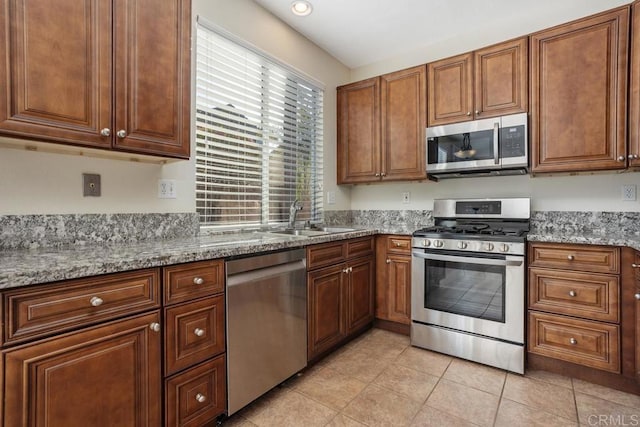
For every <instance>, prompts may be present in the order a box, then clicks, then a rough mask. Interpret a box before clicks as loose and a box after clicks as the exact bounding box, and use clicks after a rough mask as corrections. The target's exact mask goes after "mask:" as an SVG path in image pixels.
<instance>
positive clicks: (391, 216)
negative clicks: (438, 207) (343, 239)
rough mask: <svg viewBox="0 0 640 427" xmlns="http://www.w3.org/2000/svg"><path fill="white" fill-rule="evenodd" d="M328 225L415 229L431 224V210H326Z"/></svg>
mask: <svg viewBox="0 0 640 427" xmlns="http://www.w3.org/2000/svg"><path fill="white" fill-rule="evenodd" d="M324 215H325V222H326V223H327V224H328V225H346V224H354V225H361V226H367V227H377V228H383V229H394V228H405V229H407V230H417V229H419V228H423V227H426V226H429V225H433V211H428V210H390V211H385V210H354V211H326V212H325V213H324Z"/></svg>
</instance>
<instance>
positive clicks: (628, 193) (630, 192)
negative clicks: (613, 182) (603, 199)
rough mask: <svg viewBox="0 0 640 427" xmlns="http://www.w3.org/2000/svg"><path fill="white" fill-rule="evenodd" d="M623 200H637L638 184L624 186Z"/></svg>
mask: <svg viewBox="0 0 640 427" xmlns="http://www.w3.org/2000/svg"><path fill="white" fill-rule="evenodd" d="M622 200H623V201H625V202H634V201H635V200H636V186H635V185H633V184H629V185H623V186H622Z"/></svg>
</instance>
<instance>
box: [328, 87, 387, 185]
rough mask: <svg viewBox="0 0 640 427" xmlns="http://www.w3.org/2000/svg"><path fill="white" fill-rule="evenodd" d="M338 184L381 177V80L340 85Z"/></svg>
mask: <svg viewBox="0 0 640 427" xmlns="http://www.w3.org/2000/svg"><path fill="white" fill-rule="evenodd" d="M337 151H338V184H354V183H358V182H372V181H379V180H380V173H381V170H380V79H379V78H378V77H374V78H372V79H368V80H363V81H361V82H357V83H353V84H350V85H346V86H341V87H339V88H338V150H337Z"/></svg>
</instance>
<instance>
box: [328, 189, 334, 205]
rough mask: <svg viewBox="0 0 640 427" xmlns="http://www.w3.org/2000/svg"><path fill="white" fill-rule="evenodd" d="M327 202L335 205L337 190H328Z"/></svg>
mask: <svg viewBox="0 0 640 427" xmlns="http://www.w3.org/2000/svg"><path fill="white" fill-rule="evenodd" d="M327 204H328V205H335V204H336V192H335V191H327Z"/></svg>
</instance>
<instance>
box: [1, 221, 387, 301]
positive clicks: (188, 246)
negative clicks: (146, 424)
mask: <svg viewBox="0 0 640 427" xmlns="http://www.w3.org/2000/svg"><path fill="white" fill-rule="evenodd" d="M352 227H354V228H355V226H352ZM378 232H380V230H378V229H373V228H364V227H363V228H362V229H358V230H356V231H350V232H344V233H332V234H327V235H321V236H314V237H303V236H288V235H281V234H274V233H267V232H240V233H233V234H218V235H208V234H202V235H200V236H197V237H185V238H177V239H171V240H152V241H144V242H138V243H114V244H100V245H98V244H94V245H70V246H66V247H62V248H38V249H16V250H6V251H0V289H7V288H16V287H20V286H26V285H32V284H37V283H46V282H54V281H58V280H66V279H74V278H79V277H87V276H94V275H98V274H107V273H115V272H120V271H127V270H136V269H141V268H149V267H158V266H165V265H171V264H180V263H185V262H191V261H202V260H207V259H216V258H227V257H233V256H239V255H247V254H254V253H260V252H267V251H274V250H280V249H287V248H298V247H303V246H307V245H311V244H317V243H325V242H331V241H336V240H342V239H349V238H355V237H363V236H370V235H375V234H377V233H378Z"/></svg>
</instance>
